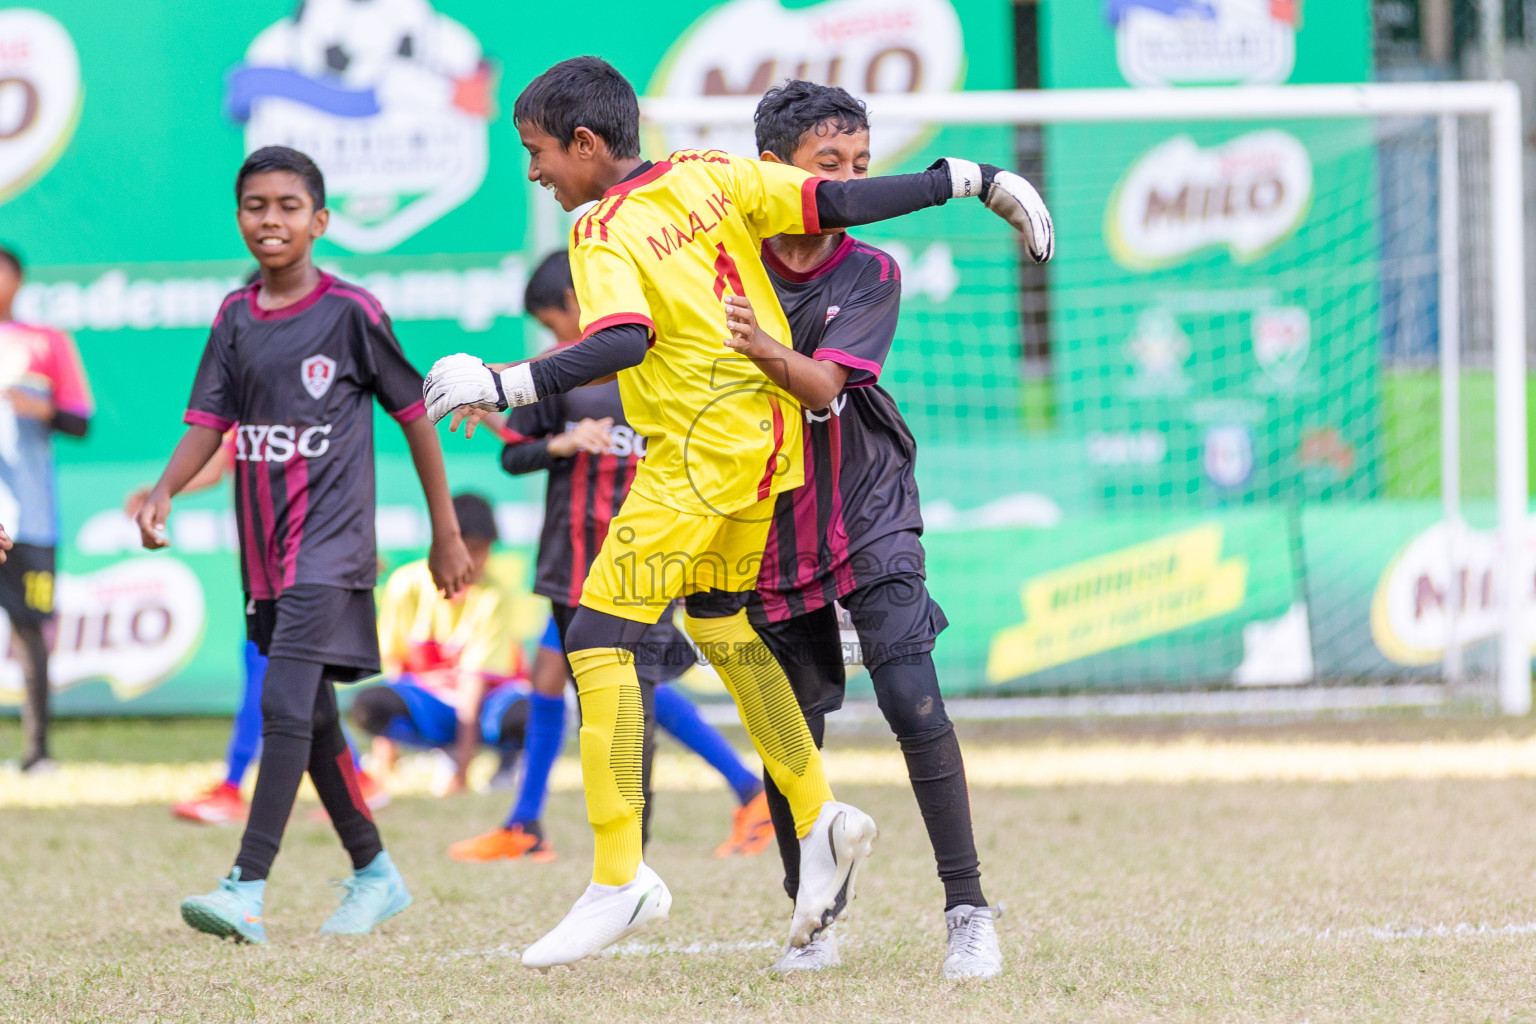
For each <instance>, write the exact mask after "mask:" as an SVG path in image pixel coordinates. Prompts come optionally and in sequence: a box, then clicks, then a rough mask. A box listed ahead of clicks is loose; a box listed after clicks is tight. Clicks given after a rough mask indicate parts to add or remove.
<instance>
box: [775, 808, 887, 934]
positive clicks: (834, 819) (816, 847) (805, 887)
mask: <svg viewBox="0 0 1536 1024" xmlns="http://www.w3.org/2000/svg"><path fill="white" fill-rule="evenodd" d="M879 834H880V830H879V829H878V828H876V827H875V819H873V818H871V817H870V816H869V815H867V814H865V813H864V812H863V811H861V810H859V809H858V808H857V807H854V806H853V805H852V804H845V803H840V802H839V801H836V800H828V801H827V802H826V803H824V804H822V805H821V813H820V814H819V815H817V817H816V824H815V825H813V826H812V827H811V831H810V832H809V833H808V834H807V835H806V837H805V838H804V839H802V840H800V895H799V897H798V898H796V900H795V916H794V917H793V918H791V919H790V922H789V945H790V947H791V948H792V949H800V948H801V947H803V946H806V945H808V944H809V943H810V942H811V941H812V940H813V939H815V938H816V936H817V935H819V934H821V931H822V929H824V928H826V927H828V926H829V925H831V924H832V922H834V921H836V920H837V919H838V918H840V917H843V916H845V915H846V914H847V912H848V904H849V903H851V902H852V901H853V897H854V891H853V887H854V884H855V882H857V881H858V877H859V868H860V867H862V866H863V864H864V862H865V861H866V860H868V859H869V855H870V853H871V852H872V851H873V847H874V842H875V837H876V836H878V835H879Z"/></svg>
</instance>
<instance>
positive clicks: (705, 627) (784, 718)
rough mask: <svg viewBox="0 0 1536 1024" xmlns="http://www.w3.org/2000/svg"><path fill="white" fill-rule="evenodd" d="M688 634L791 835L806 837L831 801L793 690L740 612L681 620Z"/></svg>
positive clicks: (819, 757)
mask: <svg viewBox="0 0 1536 1024" xmlns="http://www.w3.org/2000/svg"><path fill="white" fill-rule="evenodd" d="M684 621H685V623H686V625H687V627H688V633H689V635H690V636H692V637H693V639H694V642H695V643H697V644H698V645H699V646H700V647H701V648H702V649H703V651H704V653H705V656H706V657H708V658H709V663H710V664H711V665H713V666H714V668H715V670H716V671H717V672H719V673H720V678H721V680H722V681H723V682H724V683H725V688H726V689H727V690H729V691H730V694H731V697H732V698H734V699H735V701H736V710H737V711H738V712H739V713H740V714H741V722H742V724H743V725H744V726H746V729H747V735H748V736H750V737H751V738H752V745H753V746H754V747H756V748H757V756H758V757H760V758H762V761H763V767H764V768H765V769H766V770H767V772H768V774H769V775H771V776H772V777H773V781H774V782H775V783H776V784H777V785H778V788H779V791H780V792H781V793H783V794H784V798H785V799H786V800H788V801H789V806H790V808H791V809H792V810H793V811H794V815H795V835H796V836H799V837H801V838H803V837H805V836H806V835H808V834H809V833H810V831H811V826H812V825H814V824H815V823H816V817H817V815H818V814H820V813H821V805H822V804H824V803H826V802H827V801H829V800H831V799H832V788H831V787H830V786H829V785H828V784H827V776H826V773H825V772H824V771H823V770H822V766H821V751H819V750H818V749H817V748H816V743H815V741H814V740H813V739H812V738H811V733H810V730H809V729H807V728H806V725H805V716H804V715H803V714H801V712H800V704H799V702H797V701H796V700H795V691H794V688H793V687H791V686H790V685H789V677H788V676H786V675H785V674H784V669H783V668H782V667H780V665H779V663H778V661H777V660H775V659H774V657H773V655H772V654H770V653H769V651H768V646H767V645H766V644H764V643H763V640H762V637H760V636H758V635H757V631H756V630H755V629H753V628H752V624H751V623H749V622H748V621H747V613H746V612H745V611H739V612H737V613H736V614H734V615H729V616H724V617H720V618H695V617H693V616H692V615H689V616H685V617H684Z"/></svg>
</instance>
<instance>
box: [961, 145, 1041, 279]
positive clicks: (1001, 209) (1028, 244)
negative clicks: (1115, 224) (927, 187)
mask: <svg viewBox="0 0 1536 1024" xmlns="http://www.w3.org/2000/svg"><path fill="white" fill-rule="evenodd" d="M939 164H943V165H944V166H945V168H947V169H948V171H949V182H950V186H951V188H952V190H953V191H952V195H953V196H954V198H956V199H964V198H966V197H967V196H978V197H980V199H981V201H982V203H983V204H984V205H985V206H986V208H987V209H989V210H991V211H992V212H993V213H995V214H997V215H998V216H999V217H1001V218H1003V220H1005V221H1007V222H1008V223H1009V224H1011V225H1012V226H1013V229H1014V230H1015V231H1017V232H1019V233H1020V234H1022V235H1023V236H1024V248H1026V249H1028V250H1029V256H1030V258H1031V259H1033V260H1034V261H1035V262H1036V263H1044V262H1046V261H1047V260H1049V259H1050V258H1051V256H1052V255H1054V254H1055V252H1056V228H1055V226H1054V225H1052V224H1051V211H1050V210H1047V209H1046V208H1045V200H1043V199H1041V198H1040V193H1039V192H1036V191H1035V187H1034V186H1033V185H1031V184H1030V183H1029V182H1027V181H1025V180H1024V178H1023V176H1022V175H1018V174H1014V173H1013V172H1012V171H1005V170H1003V169H1002V168H1001V167H994V166H993V165H992V164H977V163H972V162H971V161H969V160H959V159H956V158H955V157H949V156H947V157H944V158H943V159H942V160H940V161H939V162H938V163H936V164H934V165H933V166H934V167H938V166H939Z"/></svg>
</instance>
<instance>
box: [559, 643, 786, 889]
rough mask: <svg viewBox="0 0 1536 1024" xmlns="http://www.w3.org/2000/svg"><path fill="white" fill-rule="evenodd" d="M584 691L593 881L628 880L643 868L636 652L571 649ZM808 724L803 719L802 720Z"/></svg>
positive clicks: (641, 718)
mask: <svg viewBox="0 0 1536 1024" xmlns="http://www.w3.org/2000/svg"><path fill="white" fill-rule="evenodd" d="M570 659H571V668H572V669H574V670H575V672H576V690H577V693H578V694H579V695H580V697H581V775H582V779H583V781H584V782H585V785H586V791H587V820H588V821H590V822H591V823H592V831H593V833H594V836H595V848H594V852H593V859H592V881H594V882H597V883H598V884H600V885H624V884H626V883H627V882H631V881H634V878H635V873H636V872H637V871H638V870H639V869H640V815H641V812H642V811H643V809H644V807H645V793H644V791H643V790H642V789H641V786H640V762H641V758H642V757H643V756H644V746H645V710H644V706H643V705H642V703H641V700H640V680H639V678H638V677H637V676H636V675H635V664H634V656H633V655H632V654H630V653H629V652H628V651H624V650H620V649H619V648H616V647H594V648H589V649H587V650H583V651H572V652H571V653H570ZM802 728H804V727H803V725H802Z"/></svg>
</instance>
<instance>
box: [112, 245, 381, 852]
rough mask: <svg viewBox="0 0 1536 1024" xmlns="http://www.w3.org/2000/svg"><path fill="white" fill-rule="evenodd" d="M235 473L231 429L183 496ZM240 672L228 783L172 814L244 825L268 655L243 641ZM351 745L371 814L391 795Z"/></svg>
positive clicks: (139, 503)
mask: <svg viewBox="0 0 1536 1024" xmlns="http://www.w3.org/2000/svg"><path fill="white" fill-rule="evenodd" d="M257 276H258V277H259V275H257ZM234 469H235V431H234V430H233V429H232V430H230V431H229V432H228V433H226V434H225V435H224V443H223V444H222V445H220V446H219V450H218V451H217V452H216V453H215V454H214V456H213V458H211V459H209V460H208V464H207V465H205V466H204V467H203V468H202V469H200V470H198V471H197V475H196V476H194V477H193V478H192V479H191V480H188V481H187V485H186V486H185V487H183V488H182V489H181V493H182V494H192V493H194V492H196V491H205V490H207V489H208V488H210V487H217V486H218V484H219V481H220V480H222V479H224V475H225V474H226V473H233V472H234ZM148 496H149V488H148V487H147V486H144V487H135V488H134V489H133V490H131V491H129V492H128V496H127V497H126V498H125V499H123V511H124V512H125V513H127V515H128V518H130V519H136V518H138V515H139V509H141V508H143V507H144V499H145V498H146V497H148ZM240 667H241V675H242V677H243V680H242V685H241V688H240V704H239V706H238V707H237V708H236V709H235V720H234V721H233V722H232V723H231V724H230V730H229V746H228V747H227V748H226V749H225V752H224V781H222V782H216V783H214V784H213V785H212V786H210V787H208V789H207V790H206V791H204V792H202V793H199V794H198V795H197V796H195V797H193V798H192V799H190V800H183V801H182V802H181V803H178V804H172V805H171V813H172V814H173V815H175V816H176V817H178V818H180V819H182V820H183V821H193V822H198V823H201V824H205V825H227V824H229V823H231V822H235V821H244V820H245V816H246V811H247V808H246V806H245V797H243V796H241V795H240V785H241V783H242V782H244V781H245V773H246V770H247V769H249V768H250V766H251V762H252V761H254V760H255V759H256V755H257V753H258V752H259V751H260V750H261V682H262V679H263V678H264V677H265V676H266V672H267V659H266V656H265V655H263V654H262V653H261V650H260V649H259V648H258V647H257V646H256V645H255V644H254V643H252V642H251V641H250V640H247V641H245V644H244V645H243V647H242V649H241V652H240ZM347 746H348V748H349V749H350V750H351V751H352V765H353V767H354V769H356V771H357V784H358V787H359V788H360V789H361V790H362V793H363V799H364V800H365V801H366V802H367V804H368V807H369V809H370V810H374V811H376V810H378V809H379V808H381V807H383V806H384V805H385V804H387V803H389V794H388V793H387V792H386V791H385V790H384V787H383V786H381V785H379V783H378V781H377V780H375V779H374V777H373V776H372V775H369V774H368V773H367V772H365V771H363V769H362V766H361V765H360V764H359V763H358V760H357V750H356V748H355V747H353V746H352V745H351V744H350V743H348V745H347Z"/></svg>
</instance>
